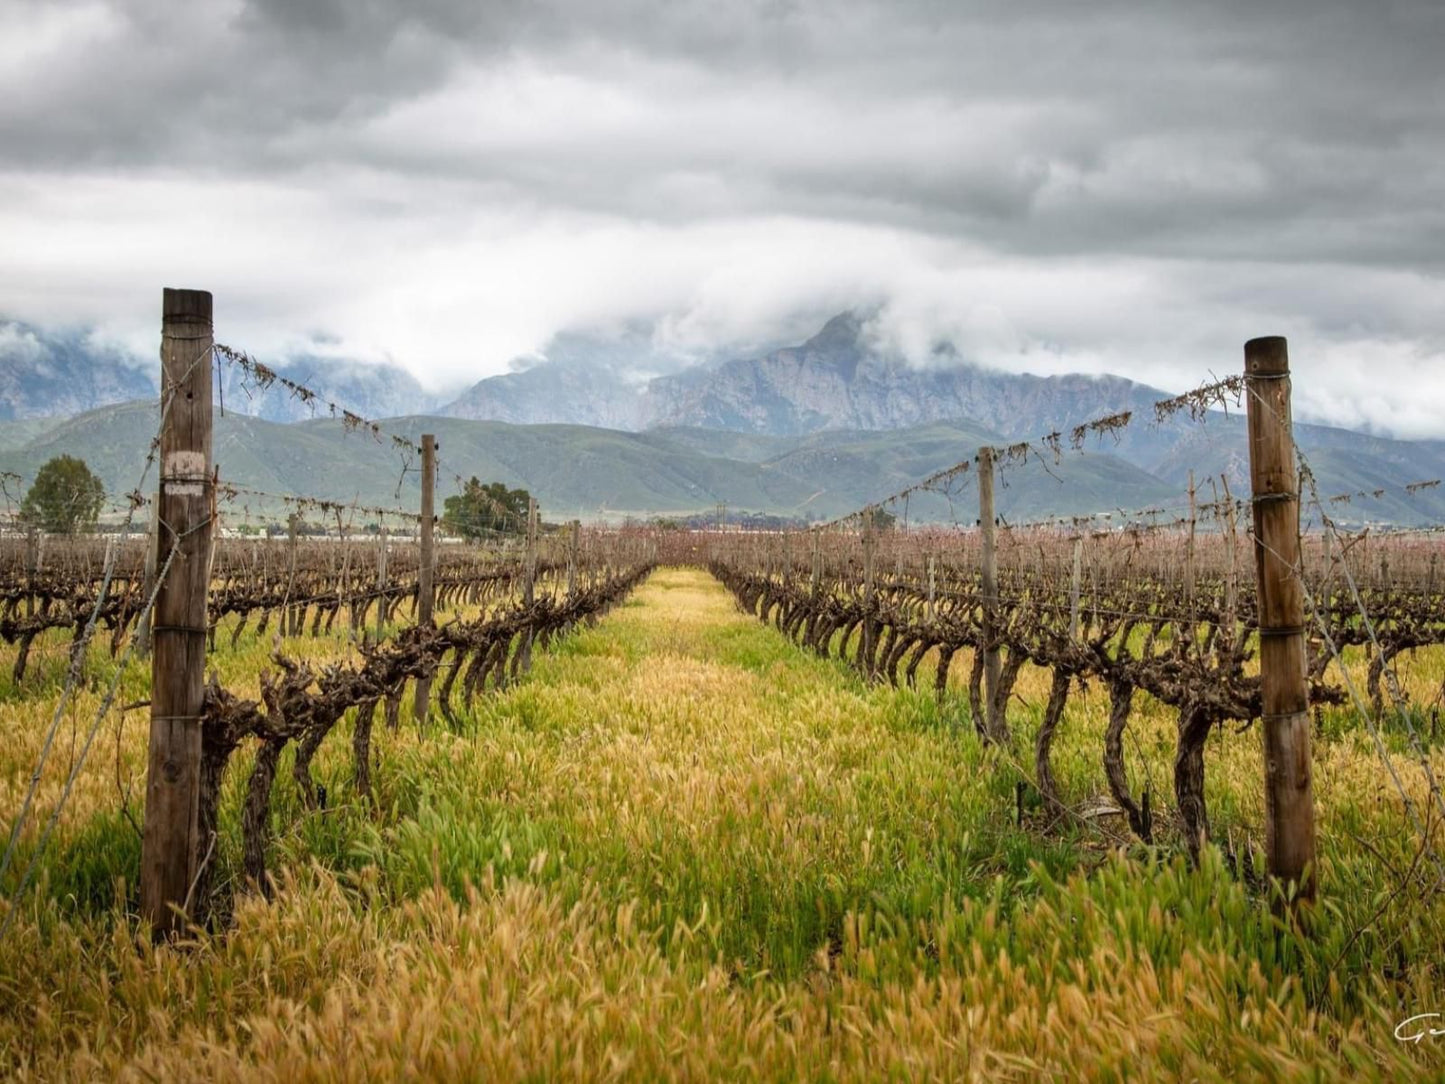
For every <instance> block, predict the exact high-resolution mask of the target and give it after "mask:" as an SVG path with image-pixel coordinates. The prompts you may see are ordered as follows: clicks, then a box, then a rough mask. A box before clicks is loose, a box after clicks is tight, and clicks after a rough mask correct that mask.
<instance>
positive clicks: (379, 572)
mask: <svg viewBox="0 0 1445 1084" xmlns="http://www.w3.org/2000/svg"><path fill="white" fill-rule="evenodd" d="M387 609H388V606H387V604H386V528H385V527H382V528H381V530H380V532H378V534H377V538H376V642H377V643H381V641H382V637H383V630H384V629H385V628H386V611H387Z"/></svg>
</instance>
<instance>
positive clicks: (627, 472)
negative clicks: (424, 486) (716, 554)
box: [0, 401, 1445, 523]
mask: <svg viewBox="0 0 1445 1084" xmlns="http://www.w3.org/2000/svg"><path fill="white" fill-rule="evenodd" d="M156 414H157V406H156V404H155V402H153V401H152V402H134V403H125V404H122V405H120V406H114V407H106V408H103V409H100V410H95V411H91V412H89V413H86V414H82V415H78V416H77V417H74V418H71V419H68V420H65V421H61V422H55V421H53V420H51V421H48V422H47V423H46V424H45V425H43V426H34V427H31V426H30V425H29V423H13V424H10V425H6V426H4V427H0V470H7V471H14V472H18V473H19V474H21V475H22V476H24V477H25V478H27V479H28V478H30V477H33V476H34V474H35V472H36V470H37V469H38V468H39V467H40V465H41V464H43V463H44V462H45V461H46V460H47V459H49V458H51V457H52V456H54V455H59V454H62V453H64V454H70V455H79V456H81V457H82V458H84V459H85V460H86V461H87V462H88V463H89V464H90V465H91V467H92V469H94V470H95V471H96V472H97V473H98V474H99V475H100V476H101V478H102V479H103V480H104V482H105V485H106V488H107V490H108V491H109V492H110V493H112V494H113V495H116V496H119V495H122V494H124V493H127V492H129V491H130V490H131V489H132V488H133V487H134V486H135V485H136V482H137V479H138V478H139V476H140V471H141V466H142V463H143V461H144V458H145V454H146V449H147V448H148V447H149V444H150V440H151V437H152V436H153V434H154V432H155V426H156V421H157V418H156ZM385 426H386V428H387V429H388V430H389V431H391V432H396V433H400V434H404V435H406V436H409V437H410V438H411V439H412V440H418V439H419V438H420V435H421V433H422V432H423V431H424V430H425V431H429V432H432V433H435V434H436V436H437V440H438V442H439V445H440V450H439V462H440V477H439V495H440V496H441V497H445V496H446V495H447V494H450V493H453V492H455V491H456V489H457V485H458V482H457V479H458V478H461V479H463V480H465V479H466V478H470V477H471V476H473V475H475V476H477V477H478V478H481V479H482V480H484V481H494V480H495V481H502V482H505V483H507V485H509V486H523V487H525V488H527V489H529V490H531V491H532V492H533V493H535V494H536V495H537V497H538V499H539V500H540V501H541V503H542V506H543V508H544V512H545V514H546V515H547V516H548V517H550V518H553V519H560V518H567V517H572V516H578V517H581V518H583V519H587V520H596V519H619V518H622V517H624V516H627V515H651V514H667V515H678V514H687V513H695V512H710V511H711V510H712V509H713V508H714V507H715V506H716V505H717V504H718V503H719V502H725V503H726V504H727V505H728V507H729V508H730V509H731V510H733V511H735V512H765V513H771V514H778V515H795V516H801V517H804V518H809V519H814V520H818V519H831V518H833V517H836V516H838V515H841V514H843V513H846V512H849V511H852V510H854V509H857V508H859V507H861V506H862V505H864V504H867V503H869V502H872V501H876V500H879V499H881V498H883V497H885V496H887V495H889V494H891V493H893V492H896V491H897V490H900V489H902V488H904V487H905V486H908V485H910V484H911V483H913V482H916V481H917V480H919V479H920V478H923V477H926V476H928V475H930V474H932V473H933V472H935V471H938V470H940V469H942V468H944V467H947V466H949V465H951V464H953V463H956V462H958V461H960V460H963V459H966V458H968V457H970V456H971V455H972V453H973V452H974V451H975V450H976V449H977V448H978V447H979V445H981V444H985V443H993V444H998V443H1002V442H1003V438H1001V437H1000V436H999V435H998V434H996V433H993V432H991V431H990V430H987V429H985V428H982V427H980V426H977V425H974V424H971V423H949V424H935V425H927V426H919V427H915V428H911V429H896V430H884V431H863V430H836V431H829V432H823V433H814V434H810V435H807V436H800V437H775V436H758V435H752V434H741V433H730V432H724V431H719V430H708V429H678V428H674V429H658V430H652V431H648V432H643V433H628V432H621V431H617V430H611V429H599V428H593V427H588V426H578V425H510V424H507V423H504V422H491V421H471V420H467V419H460V418H436V417H404V418H395V419H391V420H390V421H387V422H386V423H385ZM1304 428H1305V427H1301V429H1302V440H1303V439H1304V438H1305V433H1304V432H1303V430H1304ZM1308 440H1309V444H1310V445H1311V446H1312V448H1313V450H1312V452H1311V455H1312V458H1313V461H1314V463H1315V466H1316V469H1317V471H1318V474H1319V477H1320V485H1321V490H1322V492H1325V493H1337V492H1341V491H1344V490H1349V489H1369V488H1375V487H1377V486H1386V487H1396V488H1398V487H1399V486H1400V485H1402V484H1403V483H1404V482H1407V481H1415V480H1418V479H1419V478H1422V477H1431V476H1433V475H1432V474H1431V473H1430V472H1431V471H1436V472H1437V473H1438V472H1439V471H1440V469H1441V468H1445V454H1442V453H1441V451H1440V449H1437V448H1433V447H1429V446H1426V445H1414V444H1409V443H1406V442H1399V441H1381V440H1379V439H1378V438H1372V437H1368V436H1364V435H1360V434H1343V431H1325V432H1317V431H1313V430H1312V431H1310V432H1309V433H1308ZM214 457H215V461H216V463H217V464H218V466H219V467H220V474H221V478H222V480H223V481H227V482H230V483H233V484H236V485H241V486H247V487H251V488H255V489H260V490H265V491H267V492H270V493H294V494H306V495H310V496H316V497H322V498H325V499H328V500H338V501H348V502H349V501H353V500H356V501H360V502H361V503H363V504H368V505H376V506H383V507H397V508H402V509H408V510H411V509H415V508H416V507H417V504H418V500H419V490H418V485H417V473H416V469H415V468H416V467H417V463H416V462H414V461H413V462H409V463H407V462H404V460H403V458H402V457H401V455H400V454H399V453H398V451H397V449H396V448H395V447H394V446H393V445H392V443H391V441H390V440H389V439H387V440H383V441H377V440H376V439H375V438H374V437H371V436H369V435H366V434H364V433H355V432H346V431H345V430H344V428H343V426H342V425H341V423H339V422H336V421H333V420H331V419H329V418H327V419H314V420H310V421H305V422H299V423H294V424H280V423H274V422H267V421H262V420H260V419H257V418H253V417H249V416H246V415H241V414H236V413H233V412H231V413H226V414H224V415H222V414H220V413H219V412H218V413H217V415H216V422H215V446H214ZM1244 459H1245V450H1244V446H1243V433H1242V429H1241V427H1240V426H1239V425H1238V424H1237V423H1235V422H1234V421H1233V419H1231V420H1230V422H1229V423H1227V424H1224V425H1213V424H1211V425H1210V426H1208V427H1207V428H1204V429H1202V430H1201V432H1200V434H1199V437H1198V439H1197V440H1196V441H1193V442H1180V444H1179V445H1178V446H1177V447H1176V448H1175V449H1174V450H1173V452H1172V454H1171V455H1170V456H1169V457H1168V458H1167V459H1166V460H1165V461H1164V462H1161V464H1160V466H1159V468H1158V474H1152V473H1149V472H1146V471H1145V470H1143V469H1141V468H1139V467H1137V466H1133V465H1131V464H1130V463H1128V462H1126V461H1125V460H1123V459H1121V458H1119V457H1118V456H1115V455H1112V454H1108V449H1107V446H1106V447H1105V448H1101V449H1098V450H1090V451H1088V452H1086V453H1084V454H1074V453H1066V454H1065V455H1064V456H1063V457H1062V458H1061V460H1060V461H1059V462H1058V463H1055V462H1053V461H1052V459H1050V460H1048V461H1045V462H1041V461H1039V460H1038V459H1036V458H1031V459H1030V460H1029V462H1027V463H1025V464H1021V465H1020V464H1004V465H1002V466H1001V468H1000V475H999V485H998V508H999V511H1000V512H1001V514H1003V515H1004V516H1006V517H1007V518H1009V519H1011V520H1013V521H1015V522H1018V521H1021V520H1030V519H1037V518H1042V517H1046V516H1050V515H1074V514H1079V513H1084V512H1102V511H1113V510H1119V509H1122V510H1127V511H1132V510H1136V509H1141V508H1146V507H1153V506H1157V505H1161V504H1167V505H1170V506H1172V507H1178V506H1180V505H1181V504H1182V503H1183V488H1184V486H1183V482H1182V480H1181V479H1182V477H1183V476H1184V475H1185V474H1187V470H1188V469H1189V468H1190V467H1192V468H1193V469H1194V470H1195V471H1196V475H1197V477H1199V478H1200V479H1201V480H1202V479H1204V478H1206V477H1208V476H1209V475H1211V474H1217V473H1219V472H1220V471H1231V472H1232V473H1233V474H1235V475H1238V473H1239V471H1240V468H1241V465H1242V464H1243V463H1244ZM155 481H156V474H155V471H154V470H152V472H151V474H150V476H149V478H148V480H147V484H146V489H147V490H148V491H149V490H150V489H153V488H154V486H155ZM1201 484H1202V482H1201ZM1231 484H1232V485H1233V484H1235V483H1234V482H1233V481H1232V482H1231ZM949 488H950V491H951V492H950V493H949V494H946V495H945V494H941V493H919V494H916V495H915V496H913V497H912V498H910V500H909V501H908V502H907V506H906V507H904V506H902V505H900V506H898V507H897V508H896V509H895V511H897V512H898V513H899V514H900V515H905V514H906V516H907V517H908V518H909V519H910V520H911V521H913V522H944V523H950V522H957V523H971V522H973V520H974V519H975V518H976V515H977V512H976V508H977V505H976V501H977V496H976V490H975V489H974V487H973V483H972V480H971V479H970V478H968V477H966V476H965V477H964V478H960V479H958V480H956V481H955V482H954V483H953V485H952V486H950V487H949ZM1242 491H1243V490H1242V489H1241V490H1240V492H1242ZM950 498H951V499H950ZM1206 499H1207V498H1206ZM281 508H282V506H281V505H279V504H278V503H277V502H274V501H268V500H266V499H264V498H244V499H241V500H237V501H235V502H234V503H233V507H232V513H233V515H237V516H244V515H248V514H249V515H252V516H255V517H258V518H260V517H266V518H271V517H275V516H276V515H277V514H278V513H279V512H280V511H281ZM1337 511H1339V512H1340V513H1341V515H1342V516H1343V515H1344V514H1346V513H1348V516H1349V518H1352V519H1356V518H1380V519H1391V520H1395V521H1399V522H1416V521H1422V520H1430V519H1438V518H1441V516H1442V514H1445V494H1441V493H1438V492H1435V491H1432V492H1427V493H1424V494H1421V495H1418V496H1416V497H1409V498H1404V497H1401V496H1400V495H1398V494H1393V495H1391V496H1387V497H1385V498H1383V499H1381V500H1380V501H1376V502H1370V501H1361V502H1356V503H1355V504H1353V505H1351V506H1350V507H1349V508H1348V509H1338V510H1337Z"/></svg>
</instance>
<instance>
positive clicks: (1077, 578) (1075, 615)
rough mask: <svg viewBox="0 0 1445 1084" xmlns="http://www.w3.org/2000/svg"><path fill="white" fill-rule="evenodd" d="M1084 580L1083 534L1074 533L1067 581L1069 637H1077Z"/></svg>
mask: <svg viewBox="0 0 1445 1084" xmlns="http://www.w3.org/2000/svg"><path fill="white" fill-rule="evenodd" d="M1083 580H1084V536H1083V533H1082V532H1081V533H1079V534H1076V535H1074V570H1073V576H1072V578H1071V579H1070V581H1069V639H1070V640H1071V641H1075V640H1078V638H1079V592H1080V589H1081V588H1082V587H1083Z"/></svg>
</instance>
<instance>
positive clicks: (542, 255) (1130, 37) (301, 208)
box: [0, 0, 1445, 435]
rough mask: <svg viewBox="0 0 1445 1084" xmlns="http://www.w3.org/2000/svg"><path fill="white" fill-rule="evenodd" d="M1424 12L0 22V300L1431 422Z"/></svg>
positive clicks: (108, 7)
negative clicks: (1028, 374) (897, 368)
mask: <svg viewBox="0 0 1445 1084" xmlns="http://www.w3.org/2000/svg"><path fill="white" fill-rule="evenodd" d="M1442 53H1445V7H1442V5H1440V4H1439V3H1436V2H1433V0H1420V2H1413V3H1406V2H1383V3H1378V4H1369V5H1365V4H1359V3H1355V2H1343V0H1337V2H1331V0H1321V2H1311V3H1305V2H1303V0H1299V2H1294V3H1271V4H1245V3H1241V2H1226V3H1220V4H1209V5H1203V4H1193V3H1183V2H1176V3H1159V4H1151V5H1139V4H1134V3H1122V2H1108V0H1103V2H1100V3H1091V4H1088V5H1079V4H1072V3H1063V2H1062V0H1059V2H1054V3H1022V4H1019V3H1009V4H1005V3H1002V2H997V3H993V2H984V3H974V4H969V5H958V4H952V3H944V2H926V0H911V2H889V3H882V2H872V3H864V2H861V0H852V2H848V0H844V2H835V3H821V2H819V3H809V2H802V0H799V2H787V0H774V2H761V0H758V2H751V3H736V4H715V3H701V2H692V0H683V2H661V0H657V2H643V0H585V2H584V0H576V2H565V0H543V2H528V3H523V2H520V0H515V2H488V3H481V4H478V3H475V2H464V0H454V2H451V0H422V2H418V3H412V4H406V5H400V4H391V3H384V2H381V0H349V2H348V0H322V2H315V0H311V2H297V3H287V2H282V0H261V2H253V3H243V2H239V0H202V2H198V3H194V4H189V5H179V6H178V5H174V4H162V3H159V2H151V0H131V2H121V0H43V2H33V3H32V2H28V0H19V2H17V0H0V236H3V237H4V238H5V239H6V244H5V245H4V246H3V248H0V311H3V312H5V313H7V314H9V315H10V316H12V317H14V318H16V319H20V320H24V321H27V322H29V323H33V324H40V325H44V326H60V325H68V326H76V325H85V326H89V325H99V327H100V333H101V334H103V335H108V336H110V337H112V338H114V339H115V340H117V341H120V342H123V343H127V344H129V345H131V346H132V347H133V348H134V349H136V350H137V351H139V352H142V353H144V354H147V355H148V354H149V353H150V352H151V351H152V350H153V349H154V328H155V324H156V313H155V309H156V307H157V294H158V290H159V287H160V286H162V285H187V286H198V287H203V288H209V289H211V290H213V291H214V292H215V293H216V296H217V316H218V321H219V322H220V323H221V324H222V326H223V327H224V330H225V337H226V338H227V339H228V340H235V341H236V342H237V343H238V344H240V345H244V346H247V347H249V348H252V349H256V350H261V351H276V352H284V353H297V352H314V351H315V347H316V344H317V343H318V342H325V343H328V344H331V345H330V346H329V348H328V349H329V350H330V351H331V352H334V353H336V354H337V355H339V356H340V355H344V356H354V357H364V358H370V359H373V360H391V361H393V362H395V363H397V364H400V365H403V366H405V367H406V368H408V369H409V370H411V371H412V372H413V373H414V374H415V375H416V376H417V377H418V378H419V379H421V380H422V381H423V382H424V383H425V384H427V385H428V386H429V387H430V388H432V389H433V390H440V389H444V388H451V387H457V386H460V385H463V384H467V383H471V382H474V381H475V380H476V379H478V378H480V377H482V376H485V375H487V374H489V373H494V372H501V371H504V370H505V368H506V364H507V361H508V359H510V358H513V357H515V356H517V355H520V354H526V353H529V352H534V351H537V350H539V349H541V348H542V347H544V346H545V344H546V343H547V342H548V341H549V340H550V339H551V338H552V336H553V335H554V334H556V333H557V332H559V331H565V330H568V329H573V330H576V329H589V328H597V327H608V326H629V325H630V324H633V323H635V322H638V321H641V322H645V323H647V324H648V325H649V326H656V327H657V328H658V329H659V331H658V336H659V348H660V349H663V350H664V351H665V352H672V353H688V352H695V353H703V354H709V355H711V354H715V353H717V352H720V351H722V352H725V351H726V350H727V349H728V347H729V345H730V344H737V347H738V349H739V350H745V349H746V348H748V347H749V346H751V345H755V344H758V343H764V342H776V341H787V340H789V339H794V338H796V337H797V336H798V335H799V334H802V333H805V332H806V331H807V329H808V327H809V326H810V325H815V324H816V322H817V321H818V319H819V318H820V317H825V316H826V315H828V314H829V313H832V312H836V311H838V310H839V309H841V308H845V307H849V306H864V305H873V306H880V307H881V316H880V327H881V328H882V329H883V331H884V333H886V334H887V335H889V336H891V337H892V339H893V341H894V343H895V344H896V345H897V347H898V348H899V349H901V350H903V351H904V352H906V353H909V354H911V355H914V356H916V357H919V358H922V357H925V356H926V355H927V352H928V350H929V349H930V348H931V346H932V344H934V343H936V342H937V341H938V340H939V339H940V338H944V339H947V340H949V341H951V342H953V343H954V345H955V347H956V348H957V350H958V352H959V353H960V354H961V355H962V356H964V357H966V358H970V359H974V360H977V361H980V362H982V363H985V364H989V365H994V366H998V367H1002V368H1007V369H1012V370H1016V371H1017V370H1028V371H1033V372H1038V373H1044V374H1048V373H1058V372H1064V371H1072V370H1081V371H1094V372H1098V371H1113V372H1117V373H1120V374H1122V375H1125V376H1129V377H1132V378H1134V379H1138V380H1142V381H1146V382H1148V383H1151V384H1155V385H1160V386H1164V387H1170V388H1182V387H1185V386H1188V385H1190V384H1193V383H1196V382H1197V381H1199V380H1200V379H1203V378H1205V377H1207V375H1208V374H1209V372H1211V371H1213V372H1223V371H1227V370H1229V369H1232V368H1234V367H1237V365H1238V364H1239V353H1240V344H1241V343H1242V342H1243V340H1244V339H1246V338H1248V337H1250V336H1253V335H1256V334H1266V333H1283V334H1287V335H1289V336H1290V337H1291V344H1292V351H1293V354H1294V356H1295V358H1296V368H1297V370H1298V371H1299V374H1300V377H1299V381H1298V383H1299V392H1298V396H1299V399H1298V401H1299V409H1300V412H1301V413H1302V414H1303V415H1308V416H1314V417H1319V418H1324V419H1327V420H1331V421H1337V422H1342V423H1346V424H1370V425H1374V426H1378V427H1381V428H1385V429H1389V430H1391V431H1395V432H1399V433H1402V434H1417V435H1418V434H1433V435H1445V423H1441V422H1440V421H1439V419H1440V418H1441V417H1445V366H1442V365H1441V362H1442V361H1445V281H1442V273H1445V256H1442V253H1445V205H1442V204H1441V202H1440V200H1439V193H1440V192H1441V191H1445V109H1442V104H1445V66H1442V65H1441V64H1440V63H1439V57H1440V56H1441V55H1442Z"/></svg>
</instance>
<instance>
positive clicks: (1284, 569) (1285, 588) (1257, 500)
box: [1244, 336, 1315, 900]
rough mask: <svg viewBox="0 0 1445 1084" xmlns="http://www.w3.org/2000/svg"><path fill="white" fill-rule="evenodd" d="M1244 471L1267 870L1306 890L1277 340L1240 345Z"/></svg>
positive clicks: (1294, 541)
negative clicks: (1250, 516) (1250, 517)
mask: <svg viewBox="0 0 1445 1084" xmlns="http://www.w3.org/2000/svg"><path fill="white" fill-rule="evenodd" d="M1244 374H1245V381H1246V386H1247V392H1248V402H1247V408H1248V413H1249V475H1250V487H1251V504H1252V506H1253V509H1254V559H1255V574H1256V577H1257V586H1256V591H1257V593H1258V599H1259V601H1258V607H1259V672H1260V693H1261V721H1262V722H1263V724H1264V725H1263V732H1264V764H1265V834H1266V849H1267V851H1268V860H1269V872H1270V874H1271V875H1272V876H1274V877H1276V878H1278V879H1279V880H1281V881H1283V882H1285V883H1291V882H1292V883H1294V884H1295V885H1297V886H1298V889H1299V898H1301V899H1306V900H1308V899H1312V898H1313V896H1314V890H1315V873H1314V864H1315V805H1314V792H1313V783H1312V779H1311V771H1310V767H1311V766H1310V716H1309V685H1308V681H1307V676H1306V665H1305V630H1304V620H1305V614H1304V587H1303V584H1302V583H1301V582H1300V540H1299V522H1300V510H1299V473H1298V467H1297V466H1296V464H1295V455H1294V435H1293V433H1292V432H1291V425H1290V377H1289V352H1288V348H1287V345H1286V343H1285V340H1284V339H1283V338H1282V337H1280V336H1270V337H1268V338H1262V339H1251V340H1250V341H1249V342H1247V343H1245V344H1244Z"/></svg>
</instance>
